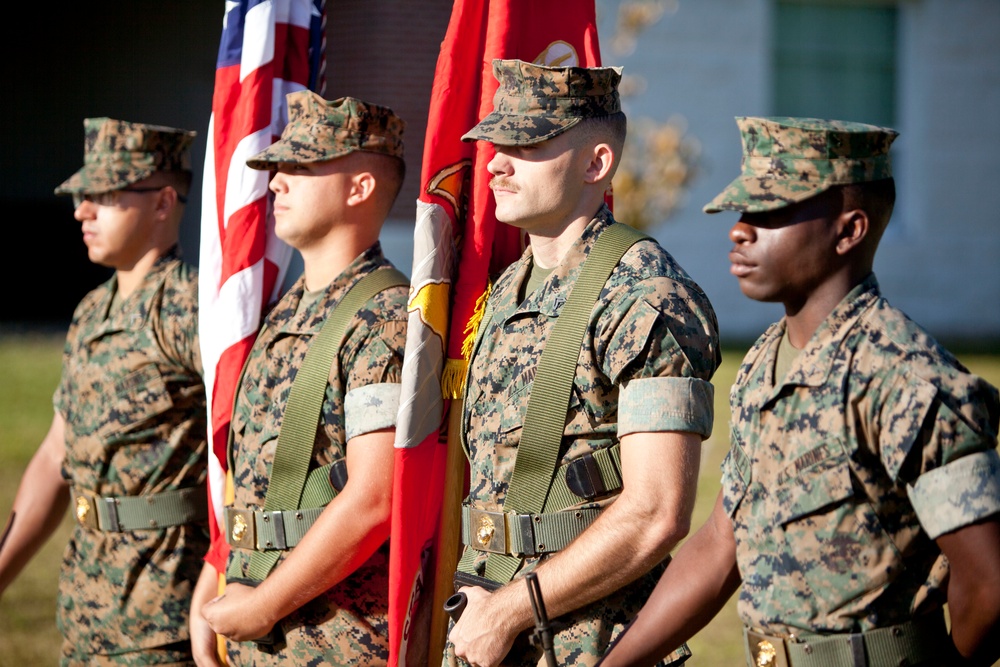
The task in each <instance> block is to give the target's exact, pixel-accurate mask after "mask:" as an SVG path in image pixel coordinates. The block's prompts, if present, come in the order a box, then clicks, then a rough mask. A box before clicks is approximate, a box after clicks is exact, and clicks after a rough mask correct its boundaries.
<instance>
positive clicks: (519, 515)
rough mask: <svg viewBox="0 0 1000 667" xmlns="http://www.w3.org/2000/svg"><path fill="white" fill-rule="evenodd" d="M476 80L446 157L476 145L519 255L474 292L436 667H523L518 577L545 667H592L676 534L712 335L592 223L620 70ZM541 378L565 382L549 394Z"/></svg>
mask: <svg viewBox="0 0 1000 667" xmlns="http://www.w3.org/2000/svg"><path fill="white" fill-rule="evenodd" d="M493 72H494V75H495V76H496V78H497V80H498V81H499V82H500V86H499V89H498V91H497V93H496V96H495V98H494V110H493V112H492V113H490V114H489V115H488V116H486V118H484V119H483V120H482V121H481V122H480V123H479V124H478V125H476V126H475V127H474V128H473V129H472V130H470V131H469V132H468V133H467V134H466V135H465V137H463V138H464V139H466V140H480V141H488V142H490V143H491V144H493V146H494V148H495V150H496V154H495V156H494V157H493V159H492V160H491V161H490V163H489V165H488V169H489V171H490V173H491V174H492V180H491V183H490V187H491V188H492V190H493V193H494V197H495V199H496V216H497V219H498V220H500V221H501V222H505V223H508V224H511V225H514V226H516V227H518V228H520V229H522V230H524V231H525V232H526V233H527V236H528V248H527V249H526V250H525V252H524V254H523V256H522V257H521V259H520V260H519V261H518V262H516V263H514V264H513V265H511V266H510V267H508V268H507V269H506V270H505V271H503V273H502V274H501V275H500V276H499V277H498V278H497V279H496V280H495V281H494V282H493V284H492V287H491V290H490V292H489V298H488V303H487V306H486V312H485V314H484V316H483V318H482V322H481V324H480V325H479V330H478V334H477V337H476V342H475V347H474V349H473V351H472V354H471V357H470V359H469V371H468V376H467V379H466V385H465V397H464V408H463V410H464V414H463V420H462V429H461V434H462V437H463V438H464V444H465V446H466V451H467V453H468V457H469V461H470V464H471V472H470V475H471V477H470V479H471V481H470V493H469V496H468V497H467V498H466V500H465V502H464V504H463V508H462V521H463V528H462V533H463V543H464V545H465V549H464V553H463V556H462V558H461V560H460V562H459V568H458V569H459V571H458V572H457V573H456V575H455V580H456V587H457V588H459V589H460V592H462V593H464V594H465V595H466V596H467V600H468V602H467V606H466V608H465V610H464V612H463V614H462V615H461V617H460V619H459V620H458V622H457V623H455V624H454V625H453V627H452V628H451V630H450V632H449V641H448V645H447V646H446V650H445V659H444V663H445V664H446V665H454V664H462V661H464V662H467V663H469V664H473V665H484V666H486V665H497V664H504V665H532V666H534V665H536V664H540V661H541V660H542V650H541V647H540V646H535V645H532V643H531V642H529V638H528V634H527V633H526V632H524V631H525V630H528V629H530V628H532V627H533V625H534V619H533V613H532V606H531V603H530V597H529V590H528V587H527V586H526V584H525V580H524V579H523V577H524V575H525V574H526V573H528V572H530V571H533V572H536V573H537V581H538V583H539V586H540V590H541V593H542V598H543V600H544V604H545V607H546V609H547V612H548V614H549V616H550V617H551V618H553V619H554V620H555V626H556V632H555V633H554V638H553V652H554V657H555V659H556V661H557V662H558V663H559V664H566V665H570V664H572V665H593V664H594V663H595V662H596V661H597V659H598V658H599V657H600V656H601V654H602V653H603V652H604V650H605V648H606V647H607V645H608V642H609V641H610V640H612V639H613V638H614V637H615V636H617V634H618V633H619V632H621V630H622V628H623V627H624V626H625V625H626V624H627V623H628V622H629V621H631V619H632V618H633V617H634V616H635V614H636V612H638V610H639V608H640V607H641V606H642V603H643V602H644V601H645V599H646V598H647V597H648V595H649V594H650V592H651V591H652V589H653V587H654V585H655V583H656V580H657V578H658V577H659V576H660V574H661V573H662V571H663V568H664V567H665V566H666V561H667V558H668V554H669V552H670V550H671V549H672V548H673V547H674V546H675V545H676V544H677V542H678V541H679V540H680V539H681V538H683V537H684V535H685V534H686V532H687V529H688V526H689V524H690V517H691V511H692V507H693V502H694V497H695V484H696V479H697V476H698V475H697V470H698V462H699V452H700V447H701V441H702V440H703V439H704V438H705V437H707V436H708V435H709V434H710V432H711V428H712V420H713V409H712V397H713V389H712V385H711V384H710V380H711V378H712V375H713V373H714V372H715V370H716V368H717V367H718V364H719V361H720V352H719V341H718V327H717V323H716V317H715V312H714V310H713V309H712V306H711V304H710V303H709V300H708V298H707V297H706V296H705V294H704V292H703V291H702V290H701V288H700V287H699V286H698V285H697V284H695V282H694V281H693V280H692V279H691V278H690V276H688V274H687V273H686V272H685V271H684V270H683V269H682V268H681V267H680V266H679V265H678V263H677V262H676V261H675V260H674V258H673V257H671V256H670V254H669V253H667V252H666V251H665V250H664V249H663V248H662V247H661V246H660V245H659V244H658V243H657V242H656V241H655V240H653V239H651V238H648V237H646V236H643V235H640V234H639V233H638V232H636V231H635V230H632V229H631V228H629V227H626V226H625V225H621V224H619V223H617V222H615V220H614V217H613V216H612V214H611V211H610V210H609V208H608V207H607V205H606V204H605V193H606V192H607V191H608V189H609V188H610V186H611V179H612V176H613V175H614V172H615V169H616V167H617V165H618V163H619V161H620V158H621V151H622V146H623V144H624V139H625V129H626V121H625V115H624V113H622V111H621V105H620V99H619V95H618V83H619V80H620V77H621V74H620V69H618V68H611V67H596V68H583V67H544V66H538V65H533V64H530V63H526V62H523V61H520V60H496V61H494V62H493ZM595 267H603V268H602V269H601V271H596V270H595ZM591 272H593V274H592V273H591ZM588 291H590V296H589V298H585V299H581V298H580V297H579V296H578V295H580V294H586V293H587V292H588ZM573 321H576V322H577V324H576V325H575V326H574V328H573V329H572V331H573V332H574V333H573V336H575V339H572V340H571V341H570V342H569V343H568V344H566V345H563V344H562V343H561V342H560V341H561V340H563V339H561V337H562V335H563V334H562V333H561V332H563V331H568V329H563V328H562V326H561V325H562V323H563V322H567V323H569V322H573ZM570 338H573V337H570ZM560 350H562V352H560ZM550 360H554V361H556V362H557V364H559V365H562V366H563V368H564V369H565V370H564V371H563V372H561V373H560V374H559V381H558V382H555V383H552V382H550V381H551V380H553V379H554V378H555V376H554V375H553V374H550V373H549V371H548V369H551V368H552V365H551V364H550V363H549V361H550ZM553 386H556V387H557V389H558V390H557V391H553V390H552V387H553ZM536 388H537V391H536ZM560 392H561V393H560ZM554 396H559V397H560V398H559V399H558V400H555V399H554V398H553V397H554ZM539 416H540V417H541V419H539ZM546 424H548V425H551V428H549V430H548V431H547V433H546V437H544V438H537V437H535V435H537V434H538V433H539V432H540V431H545V430H546V427H545V425H546ZM543 454H544V456H542V455H543ZM533 460H536V461H537V460H544V461H545V462H544V465H537V464H532V463H531V461H533ZM533 488H540V489H541V493H536V492H535V491H532V489H533ZM498 587H499V588H498ZM490 590H492V591H493V592H490ZM689 655H690V652H689V651H688V650H687V648H686V647H681V648H680V649H679V650H678V651H676V652H675V653H674V654H673V655H671V656H667V657H665V658H664V663H667V662H673V663H675V664H676V663H677V662H682V661H684V660H685V659H686V658H687V656H689ZM664 656H666V654H664Z"/></svg>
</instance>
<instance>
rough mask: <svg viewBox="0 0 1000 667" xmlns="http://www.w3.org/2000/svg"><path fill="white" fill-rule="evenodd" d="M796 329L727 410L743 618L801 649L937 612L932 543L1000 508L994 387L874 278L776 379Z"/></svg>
mask: <svg viewBox="0 0 1000 667" xmlns="http://www.w3.org/2000/svg"><path fill="white" fill-rule="evenodd" d="M784 328H785V327H784V320H782V321H781V322H778V323H777V324H774V325H772V326H771V327H770V328H769V329H768V331H767V332H766V333H765V334H764V335H763V336H762V337H761V338H760V339H759V340H758V341H757V343H756V344H755V345H754V346H753V348H752V349H751V350H750V351H749V352H748V353H747V355H746V357H745V358H744V360H743V364H742V367H741V368H740V370H739V373H738V374H737V376H736V382H735V384H734V385H733V390H732V395H731V397H730V405H731V409H732V414H733V428H732V449H731V452H730V454H729V456H728V457H727V458H726V461H725V463H724V464H723V489H724V492H723V502H724V504H725V509H726V511H727V512H729V513H730V516H731V517H732V519H733V526H734V531H735V537H736V545H737V561H738V563H739V569H740V573H741V575H742V577H743V588H742V590H741V593H740V598H739V614H740V617H741V618H742V620H743V622H744V623H745V624H747V625H749V626H751V627H755V628H760V629H763V630H766V631H767V632H768V633H776V634H785V635H787V634H795V635H796V636H800V637H802V636H808V635H809V634H810V633H834V632H861V631H865V630H870V629H872V628H877V627H883V626H888V625H897V624H900V623H903V622H905V621H906V620H908V619H909V618H911V617H916V616H923V615H926V614H932V613H937V614H940V612H941V608H942V605H943V604H944V603H945V601H946V593H947V588H946V581H945V577H946V575H947V573H948V565H947V561H946V560H945V558H944V556H942V555H941V551H940V549H938V547H937V545H936V544H935V543H934V539H935V538H937V537H938V536H939V535H941V534H943V533H947V532H949V531H952V530H955V529H958V528H961V527H963V526H967V525H969V524H970V523H973V522H975V521H978V520H979V519H982V518H984V517H987V516H989V515H991V514H994V513H996V512H998V511H1000V458H998V456H997V451H996V445H997V419H998V416H1000V404H998V399H997V390H996V388H994V387H992V386H990V385H989V384H988V383H987V382H986V381H984V380H983V379H982V378H979V377H976V376H975V375H972V374H970V373H969V372H968V370H966V369H965V367H964V366H962V365H961V364H960V363H959V362H958V361H957V360H956V359H955V358H954V357H953V356H952V355H951V354H950V353H949V352H948V351H947V350H945V349H944V348H943V347H941V346H940V345H939V344H938V343H937V342H936V341H935V340H934V339H933V338H931V337H930V335H928V334H927V333H926V332H925V331H924V330H923V329H921V328H920V327H919V326H918V325H917V324H915V323H914V322H913V321H911V320H910V319H909V318H907V316H906V315H905V314H903V313H902V312H900V311H899V310H897V309H895V308H893V307H892V306H890V305H889V304H888V303H887V302H886V300H885V299H884V298H883V297H882V296H881V295H880V293H879V288H878V281H877V280H876V279H875V276H874V274H873V275H870V276H869V278H868V279H867V280H865V281H864V282H863V283H862V284H861V285H859V286H857V287H856V288H854V290H852V292H851V293H850V294H849V295H848V296H847V297H846V298H845V299H844V300H843V301H842V302H841V303H840V305H839V306H837V308H836V309H835V310H834V311H833V312H832V313H831V314H830V316H829V317H827V319H826V321H825V322H824V323H823V324H822V325H821V326H820V327H819V329H818V330H817V331H816V333H815V334H813V337H812V338H811V339H810V341H809V343H808V344H807V345H806V347H805V348H803V349H802V351H801V352H799V354H798V357H797V358H796V359H795V361H794V362H793V365H792V367H791V369H790V370H789V372H788V374H787V375H786V376H785V377H784V378H775V377H774V359H775V354H776V350H777V348H778V344H779V343H780V341H781V337H782V335H783V334H784ZM942 632H943V625H942Z"/></svg>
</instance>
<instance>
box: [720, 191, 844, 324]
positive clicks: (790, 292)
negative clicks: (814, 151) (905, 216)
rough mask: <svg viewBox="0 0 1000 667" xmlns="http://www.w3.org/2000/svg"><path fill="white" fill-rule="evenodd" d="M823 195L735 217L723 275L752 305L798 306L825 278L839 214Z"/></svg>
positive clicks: (833, 251) (830, 267) (834, 255)
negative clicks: (736, 282) (726, 272)
mask: <svg viewBox="0 0 1000 667" xmlns="http://www.w3.org/2000/svg"><path fill="white" fill-rule="evenodd" d="M828 195H829V193H823V194H822V195H818V196H815V197H811V198H810V199H807V200H805V201H803V202H799V203H797V204H792V205H789V206H786V207H784V208H780V209H778V210H775V211H767V212H763V213H744V214H743V215H741V216H740V219H739V221H738V222H737V223H736V224H735V225H733V227H732V229H731V230H729V239H730V240H731V241H732V242H733V249H732V250H731V251H730V253H729V261H730V262H731V265H730V269H729V272H730V273H732V274H733V275H734V276H736V278H737V280H739V283H740V290H742V292H743V294H745V295H746V296H748V297H750V298H751V299H754V300H756V301H767V302H781V303H784V304H786V305H789V304H795V303H801V302H803V301H804V300H805V299H806V298H808V296H809V295H810V294H812V293H813V292H814V291H815V290H816V288H817V287H819V286H820V285H821V284H822V283H823V282H824V281H825V280H826V279H827V278H828V277H829V276H830V274H831V272H832V270H833V267H834V265H835V261H836V259H837V252H836V247H837V234H838V232H837V228H836V220H837V217H838V216H839V213H840V211H839V208H838V207H836V206H834V205H833V202H832V200H831V199H830V197H829V196H828Z"/></svg>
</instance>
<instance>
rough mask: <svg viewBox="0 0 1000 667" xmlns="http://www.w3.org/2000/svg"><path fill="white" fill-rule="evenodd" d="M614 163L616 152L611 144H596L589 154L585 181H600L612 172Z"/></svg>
mask: <svg viewBox="0 0 1000 667" xmlns="http://www.w3.org/2000/svg"><path fill="white" fill-rule="evenodd" d="M614 163H615V152H614V150H613V149H612V148H611V146H610V145H609V144H605V143H600V144H597V145H595V146H594V147H593V148H592V149H591V151H590V154H589V155H588V162H587V170H586V172H585V173H584V180H585V182H587V183H600V182H601V181H603V180H604V179H605V178H607V176H608V174H610V173H611V168H612V166H614Z"/></svg>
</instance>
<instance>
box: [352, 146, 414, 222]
mask: <svg viewBox="0 0 1000 667" xmlns="http://www.w3.org/2000/svg"><path fill="white" fill-rule="evenodd" d="M351 155H355V156H357V158H359V160H360V164H361V168H362V169H363V170H367V171H370V172H372V173H373V174H374V175H375V180H376V182H377V183H378V185H377V186H376V188H378V191H377V192H376V196H378V197H379V201H381V202H382V205H383V208H384V209H385V214H386V215H388V214H389V211H390V210H391V209H392V205H393V204H395V203H396V197H398V196H399V191H400V190H401V189H402V187H403V180H404V179H405V178H406V162H404V161H403V159H402V158H398V157H395V156H392V155H382V154H380V153H372V152H369V151H355V152H354V153H352V154H351Z"/></svg>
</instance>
